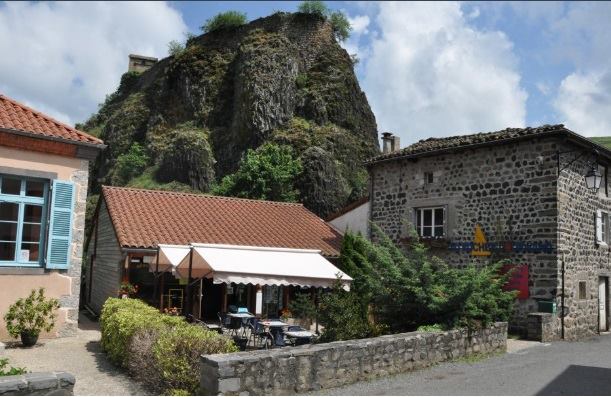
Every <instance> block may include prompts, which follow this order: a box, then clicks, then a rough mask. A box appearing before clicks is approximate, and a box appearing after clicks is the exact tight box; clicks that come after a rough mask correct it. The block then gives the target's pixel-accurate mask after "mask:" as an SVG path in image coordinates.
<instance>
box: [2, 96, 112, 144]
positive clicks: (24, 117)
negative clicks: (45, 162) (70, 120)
mask: <svg viewBox="0 0 611 397" xmlns="http://www.w3.org/2000/svg"><path fill="white" fill-rule="evenodd" d="M0 128H2V129H6V130H9V131H11V130H12V131H17V132H24V133H27V134H28V135H40V136H43V137H46V138H52V139H61V140H67V141H73V142H75V143H81V144H82V143H85V144H92V145H102V144H103V142H102V140H101V139H98V138H96V137H94V136H91V135H89V134H86V133H84V132H82V131H79V130H77V129H75V128H72V127H70V126H68V125H66V124H63V123H60V122H59V121H57V120H54V119H53V118H51V117H49V116H47V115H45V114H42V113H40V112H38V111H36V110H34V109H31V108H29V107H27V106H25V105H23V104H21V103H19V102H17V101H15V100H13V99H11V98H8V97H6V96H4V95H2V94H0Z"/></svg>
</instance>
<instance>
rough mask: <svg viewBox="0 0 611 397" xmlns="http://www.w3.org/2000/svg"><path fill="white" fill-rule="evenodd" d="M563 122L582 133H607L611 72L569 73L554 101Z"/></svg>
mask: <svg viewBox="0 0 611 397" xmlns="http://www.w3.org/2000/svg"><path fill="white" fill-rule="evenodd" d="M554 105H555V106H556V109H557V110H558V111H559V112H560V114H562V115H563V117H564V123H565V124H566V125H567V127H568V128H570V129H573V130H574V131H575V132H578V133H580V134H582V135H585V136H610V135H611V111H610V110H611V72H610V71H606V72H603V73H595V72H591V73H580V72H576V73H572V74H570V75H569V76H567V77H566V78H565V79H564V80H563V81H562V83H561V84H560V89H559V92H558V97H557V98H556V101H555V103H554Z"/></svg>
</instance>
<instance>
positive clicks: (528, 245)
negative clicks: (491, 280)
mask: <svg viewBox="0 0 611 397" xmlns="http://www.w3.org/2000/svg"><path fill="white" fill-rule="evenodd" d="M448 249H449V250H450V251H454V252H468V253H469V254H471V255H473V256H490V255H491V254H492V253H501V252H504V253H518V254H553V253H554V246H553V244H552V242H551V241H527V242H524V241H512V240H505V241H487V239H486V235H485V234H484V231H483V229H482V227H481V226H480V225H479V224H478V225H476V226H475V232H474V235H473V241H468V242H462V241H450V242H449V243H448Z"/></svg>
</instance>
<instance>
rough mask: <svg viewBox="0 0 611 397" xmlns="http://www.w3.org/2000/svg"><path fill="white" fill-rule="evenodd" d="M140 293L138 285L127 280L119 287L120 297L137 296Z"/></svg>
mask: <svg viewBox="0 0 611 397" xmlns="http://www.w3.org/2000/svg"><path fill="white" fill-rule="evenodd" d="M137 293H138V286H137V285H133V284H130V283H127V282H123V283H121V286H120V287H119V298H124V299H125V298H130V297H134V296H136V294H137Z"/></svg>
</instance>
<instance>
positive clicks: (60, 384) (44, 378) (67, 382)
mask: <svg viewBox="0 0 611 397" xmlns="http://www.w3.org/2000/svg"><path fill="white" fill-rule="evenodd" d="M74 383H75V379H74V376H72V375H71V374H69V373H67V372H31V373H29V374H25V375H15V376H1V377H0V396H72V395H73V389H74Z"/></svg>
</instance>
